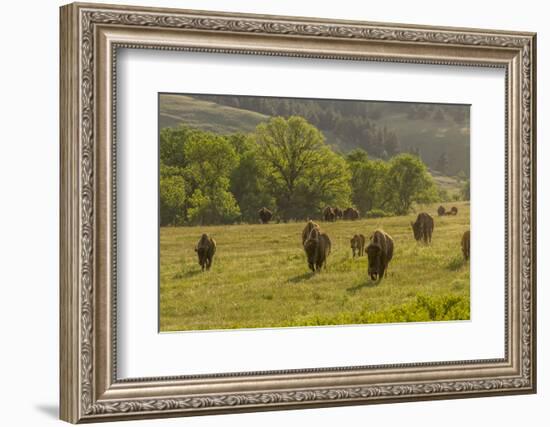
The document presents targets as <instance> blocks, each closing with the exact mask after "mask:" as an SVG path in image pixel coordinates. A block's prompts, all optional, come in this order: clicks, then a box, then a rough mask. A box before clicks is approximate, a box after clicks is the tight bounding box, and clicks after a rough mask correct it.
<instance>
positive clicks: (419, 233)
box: [411, 212, 434, 243]
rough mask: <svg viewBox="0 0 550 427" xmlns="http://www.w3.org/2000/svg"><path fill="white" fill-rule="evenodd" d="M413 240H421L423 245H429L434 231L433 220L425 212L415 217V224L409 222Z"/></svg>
mask: <svg viewBox="0 0 550 427" xmlns="http://www.w3.org/2000/svg"><path fill="white" fill-rule="evenodd" d="M411 227H412V229H413V234H414V238H415V240H416V241H417V242H418V241H420V240H423V241H424V243H431V241H432V233H433V231H434V219H433V218H432V217H431V215H429V214H427V213H426V212H421V213H419V214H418V216H417V217H416V222H411Z"/></svg>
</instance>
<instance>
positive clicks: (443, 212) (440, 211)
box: [437, 206, 445, 216]
mask: <svg viewBox="0 0 550 427" xmlns="http://www.w3.org/2000/svg"><path fill="white" fill-rule="evenodd" d="M437 215H439V216H443V215H445V208H444V207H443V206H439V207H438V208H437Z"/></svg>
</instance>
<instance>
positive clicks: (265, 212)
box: [258, 206, 273, 224]
mask: <svg viewBox="0 0 550 427" xmlns="http://www.w3.org/2000/svg"><path fill="white" fill-rule="evenodd" d="M258 216H259V217H260V221H261V222H262V224H267V223H268V222H269V221H271V218H273V212H271V211H270V210H269V209H267V208H266V207H265V206H264V207H263V208H261V209H260V210H259V211H258Z"/></svg>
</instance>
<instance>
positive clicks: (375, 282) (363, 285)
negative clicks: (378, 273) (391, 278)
mask: <svg viewBox="0 0 550 427" xmlns="http://www.w3.org/2000/svg"><path fill="white" fill-rule="evenodd" d="M382 280H383V279H382V278H380V279H378V280H371V279H368V278H367V279H366V280H365V281H364V282H363V283H359V284H358V285H355V286H352V287H351V288H347V289H346V291H348V292H349V293H350V294H355V293H357V292H359V291H360V290H361V289H363V288H376V287H377V286H378V285H379V284H380V283H381V282H382Z"/></svg>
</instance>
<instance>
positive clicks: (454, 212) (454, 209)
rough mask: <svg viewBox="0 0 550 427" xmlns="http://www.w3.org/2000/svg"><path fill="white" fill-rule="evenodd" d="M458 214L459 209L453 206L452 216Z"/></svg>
mask: <svg viewBox="0 0 550 427" xmlns="http://www.w3.org/2000/svg"><path fill="white" fill-rule="evenodd" d="M457 213H458V208H457V207H456V206H453V207H452V208H451V215H456V214H457Z"/></svg>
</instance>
